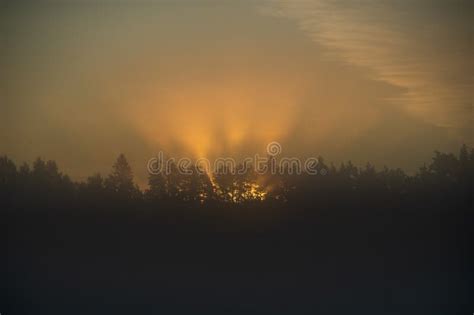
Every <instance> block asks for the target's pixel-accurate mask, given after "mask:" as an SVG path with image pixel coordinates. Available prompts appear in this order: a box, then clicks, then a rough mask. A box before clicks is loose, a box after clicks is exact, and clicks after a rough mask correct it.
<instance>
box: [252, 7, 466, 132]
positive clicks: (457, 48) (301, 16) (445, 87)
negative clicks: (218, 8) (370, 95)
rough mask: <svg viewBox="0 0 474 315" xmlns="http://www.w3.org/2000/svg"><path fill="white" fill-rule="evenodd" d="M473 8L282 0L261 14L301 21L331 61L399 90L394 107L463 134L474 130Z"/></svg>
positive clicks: (302, 26) (266, 8) (305, 29)
mask: <svg viewBox="0 0 474 315" xmlns="http://www.w3.org/2000/svg"><path fill="white" fill-rule="evenodd" d="M472 8H473V6H472V5H471V4H470V3H469V1H458V2H453V1H451V2H449V1H444V2H440V1H424V0H421V1H377V0H368V1H357V2H349V1H331V0H313V1H311V0H279V1H270V2H266V3H265V5H264V6H262V7H261V8H260V9H261V12H262V13H264V14H270V15H273V16H278V17H284V18H290V19H293V20H295V21H296V22H297V23H298V25H299V27H300V28H301V29H302V30H303V31H305V32H306V33H307V34H308V36H310V37H311V39H312V40H314V41H315V42H317V43H319V44H321V45H323V47H326V49H327V56H328V57H329V58H337V59H339V60H342V61H344V62H347V63H350V64H353V65H356V66H360V67H363V68H365V69H366V70H367V71H368V72H369V73H370V75H371V76H372V78H374V79H377V80H381V81H384V82H387V83H389V84H392V85H394V86H396V87H399V88H401V89H402V91H404V92H403V93H402V94H400V95H399V96H398V97H396V98H393V99H391V100H390V101H392V102H393V103H394V104H396V105H397V106H400V107H402V108H403V109H405V110H406V111H407V112H409V113H410V114H413V115H416V116H417V117H420V118H422V119H424V120H425V121H427V122H429V123H432V124H434V125H437V126H442V127H447V128H450V129H452V130H456V131H457V132H461V133H463V134H464V135H465V134H466V133H468V132H470V131H472V126H473V125H474V115H473V110H472V106H473V105H472V101H473V92H472V91H474V79H473V77H474V67H473V61H472V54H473V46H472V34H473V29H474V28H473V23H472V21H471V18H472V14H473V13H472V12H473V10H472Z"/></svg>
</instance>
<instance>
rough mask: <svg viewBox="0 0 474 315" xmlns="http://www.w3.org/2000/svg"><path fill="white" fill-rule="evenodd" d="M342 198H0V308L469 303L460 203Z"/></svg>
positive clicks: (373, 307) (310, 310) (359, 308)
mask: <svg viewBox="0 0 474 315" xmlns="http://www.w3.org/2000/svg"><path fill="white" fill-rule="evenodd" d="M339 206H340V208H338V209H337V210H334V209H331V208H324V207H323V208H318V206H317V205H316V203H315V205H314V207H307V208H303V207H300V208H282V207H279V208H278V209H277V208H275V209H272V208H271V205H267V207H268V208H266V209H262V208H261V206H259V205H254V206H251V205H249V206H235V207H231V208H229V209H209V208H202V209H196V208H186V205H183V206H182V207H174V208H173V207H171V206H170V207H168V208H167V209H153V208H151V207H148V208H147V207H145V208H142V209H140V210H138V211H131V210H130V209H128V208H127V207H128V206H127V207H122V209H120V207H117V208H115V209H107V210H104V209H102V210H99V209H90V210H89V211H84V210H82V211H78V210H76V211H67V210H66V209H65V210H64V211H60V210H58V209H56V210H46V209H35V211H31V210H28V211H26V210H19V209H16V210H15V211H4V212H2V218H1V222H2V230H3V231H4V232H5V231H6V234H7V239H6V244H5V245H6V246H5V247H3V248H4V250H3V252H4V256H3V258H2V265H3V267H2V274H3V275H2V278H3V280H2V281H1V283H2V289H3V290H4V291H3V293H2V296H3V297H4V298H6V300H4V301H3V302H2V306H1V309H0V311H1V313H2V314H7V315H8V314H12V315H13V314H15V315H16V314H48V315H51V314H249V313H256V314H348V313H356V314H456V313H458V312H460V311H461V310H469V305H468V304H469V296H468V292H467V289H468V284H469V283H468V275H472V273H469V269H468V267H469V263H471V262H472V261H469V260H468V257H467V254H468V250H470V247H469V246H470V244H468V242H467V240H468V239H469V238H468V235H467V231H468V229H469V226H468V223H467V222H469V221H467V219H468V212H467V208H465V207H463V206H462V205H458V204H457V203H455V202H454V203H453V202H450V203H446V204H439V203H437V204H436V205H429V204H425V205H424V206H423V207H420V208H408V207H405V205H403V204H401V203H399V202H398V203H397V204H396V205H392V206H390V205H385V206H384V207H383V208H381V207H380V206H381V205H372V207H371V208H365V209H363V210H361V209H355V208H351V206H350V205H345V206H344V207H341V206H342V205H339ZM125 208H127V209H125ZM69 210H71V209H69ZM471 222H472V221H471ZM469 225H470V224H469ZM471 298H472V296H471Z"/></svg>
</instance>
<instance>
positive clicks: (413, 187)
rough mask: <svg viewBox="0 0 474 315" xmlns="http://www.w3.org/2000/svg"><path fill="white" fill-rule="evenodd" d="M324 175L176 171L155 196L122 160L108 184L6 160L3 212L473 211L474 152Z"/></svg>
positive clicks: (151, 185)
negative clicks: (45, 206) (383, 203)
mask: <svg viewBox="0 0 474 315" xmlns="http://www.w3.org/2000/svg"><path fill="white" fill-rule="evenodd" d="M318 167H319V168H320V169H321V170H324V173H325V175H321V174H320V175H316V176H315V175H308V174H302V175H295V174H288V173H287V172H286V173H285V171H284V170H282V172H278V174H274V175H268V174H267V175H263V176H262V175H258V174H257V173H256V172H255V171H254V170H253V168H252V167H248V170H247V171H246V172H243V173H239V174H235V173H232V172H226V171H222V170H221V171H220V172H216V174H213V175H211V176H208V175H207V174H205V173H198V172H194V173H193V174H192V175H184V174H181V173H180V172H178V170H177V168H176V166H173V165H172V167H171V172H169V173H167V174H155V175H150V176H149V178H148V188H147V189H146V190H144V191H141V190H140V189H139V187H138V186H137V184H136V183H135V182H134V176H133V171H132V168H131V167H130V164H129V163H128V161H127V159H126V157H125V156H124V155H123V154H121V155H119V156H118V158H117V160H116V161H115V163H114V164H113V165H112V171H111V173H110V174H109V175H108V176H105V177H104V176H102V175H101V174H95V175H92V176H90V177H88V178H87V179H86V180H85V181H80V182H78V181H73V180H71V178H70V177H69V176H68V175H66V174H64V173H62V172H61V171H60V170H59V168H58V166H57V164H56V162H55V161H51V160H49V161H45V160H42V159H41V158H38V159H36V160H35V161H34V162H33V163H32V165H29V164H27V163H23V164H22V165H20V166H19V167H17V166H16V165H15V163H14V162H13V161H12V160H11V159H10V158H8V157H7V156H2V157H0V194H1V196H0V197H1V202H2V203H3V204H4V206H7V207H8V206H11V205H15V204H21V203H25V202H29V201H32V200H37V201H43V202H46V203H51V204H54V203H62V202H70V201H71V200H75V201H77V202H82V201H84V200H88V201H90V203H92V204H100V203H101V202H107V201H116V202H117V203H119V204H122V203H136V202H149V203H156V204H160V203H190V204H194V203H197V204H208V203H213V204H226V203H286V202H295V203H309V202H312V201H314V200H316V199H317V200H318V201H319V202H322V203H324V202H328V201H334V200H341V199H343V200H359V201H361V200H362V201H370V200H374V199H380V198H392V199H403V198H405V197H409V196H411V197H420V196H427V195H428V196H434V195H438V194H441V195H445V196H448V197H450V198H459V200H461V201H462V202H465V203H466V204H468V205H472V195H473V194H472V192H473V184H472V183H473V180H472V179H473V174H474V149H473V148H469V147H467V146H466V145H463V146H462V147H461V149H460V150H459V153H458V154H453V153H441V152H438V151H436V152H435V153H434V156H433V157H432V160H431V161H430V163H428V164H426V165H423V166H422V167H420V168H419V170H418V171H417V172H416V173H415V174H413V175H407V174H406V173H405V172H404V171H403V170H401V169H389V168H387V167H384V168H383V169H381V170H377V169H376V168H375V167H374V166H373V165H371V164H367V165H366V166H365V167H357V166H355V165H353V164H352V163H351V162H347V163H342V164H341V165H339V166H335V165H334V164H329V165H327V164H326V163H325V162H324V160H323V159H322V158H320V159H319V165H318Z"/></svg>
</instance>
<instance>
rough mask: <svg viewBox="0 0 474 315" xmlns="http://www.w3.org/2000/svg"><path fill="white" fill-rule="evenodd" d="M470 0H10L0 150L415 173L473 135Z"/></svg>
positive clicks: (80, 175)
mask: <svg viewBox="0 0 474 315" xmlns="http://www.w3.org/2000/svg"><path fill="white" fill-rule="evenodd" d="M473 18H474V6H473V2H472V1H468V0H459V1H458V0H453V1H448V0H443V1H441V0H411V1H408V0H400V1H395V0H392V1H386V0H379V1H376V0H365V1H343V0H334V1H330V0H275V1H270V0H269V1H265V0H262V1H257V0H255V1H225V0H224V1H217V0H216V1H210V0H206V1H199V0H192V1H191V0H189V1H184V0H182V1H180V0H177V1H152V0H148V1H131V0H128V1H127V0H121V1H118V0H117V1H114V0H103V1H100V0H97V1H78V0H62V1H41V0H39V1H9V0H7V1H1V2H0V34H1V36H0V69H1V70H0V154H2V155H3V154H6V155H8V156H9V157H11V158H13V159H14V160H15V161H16V162H17V163H20V162H22V161H27V162H31V161H32V160H34V159H35V158H36V157H38V156H41V157H43V158H45V159H53V160H56V161H57V163H58V165H59V167H60V168H61V169H62V170H63V171H65V172H66V173H68V174H70V175H72V177H73V178H75V179H79V180H83V179H85V178H86V177H87V176H89V175H91V174H93V173H95V172H101V173H102V174H107V173H108V172H109V171H110V169H111V165H112V163H113V161H114V159H115V158H116V156H117V155H118V154H120V153H124V154H125V155H126V156H127V158H128V159H129V160H130V162H131V164H132V166H133V168H134V170H135V174H136V176H137V181H138V182H139V183H140V184H142V183H144V182H145V181H146V163H147V160H148V159H149V158H151V157H153V156H154V155H156V154H157V152H159V151H160V150H164V151H165V152H167V154H169V155H170V156H173V155H176V156H183V155H185V156H190V157H193V158H198V157H209V158H215V157H218V156H236V157H245V156H247V155H250V156H253V154H255V153H264V152H265V148H266V144H267V143H269V142H271V141H277V142H279V143H281V144H282V147H283V152H282V155H284V156H299V157H308V156H319V155H322V156H323V157H325V159H326V160H328V161H334V162H336V163H339V162H341V161H347V160H352V161H353V162H354V163H356V164H358V165H365V163H366V162H367V161H370V162H372V163H374V164H375V165H376V166H378V167H382V166H384V165H387V166H389V167H401V168H403V169H405V170H407V171H408V172H413V171H415V170H416V169H417V167H419V166H421V165H422V164H423V163H425V162H429V160H430V158H431V156H432V154H433V151H434V150H441V151H450V152H456V151H457V150H458V149H459V147H460V145H461V144H463V143H466V144H468V145H471V146H472V145H474V138H473V134H474V130H473V129H474V127H473V126H474V115H473V108H472V107H473V96H474V95H473V94H474V92H473V91H474V64H473V63H474V62H473V60H474V59H473V58H472V56H473V41H472V40H473V31H474V23H473V22H472V21H473Z"/></svg>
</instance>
